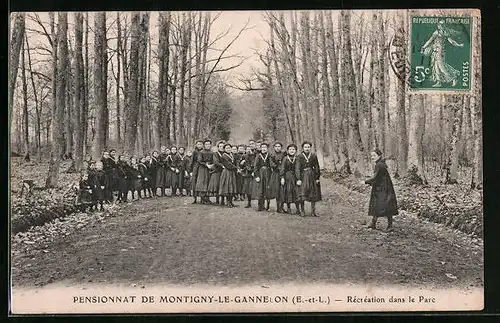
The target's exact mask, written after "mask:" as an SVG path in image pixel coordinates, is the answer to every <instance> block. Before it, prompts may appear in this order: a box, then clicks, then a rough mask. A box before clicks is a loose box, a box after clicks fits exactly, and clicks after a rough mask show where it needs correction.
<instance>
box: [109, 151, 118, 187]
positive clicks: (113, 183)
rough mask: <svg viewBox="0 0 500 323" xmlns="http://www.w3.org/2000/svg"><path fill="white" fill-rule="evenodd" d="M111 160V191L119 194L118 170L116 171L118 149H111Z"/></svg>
mask: <svg viewBox="0 0 500 323" xmlns="http://www.w3.org/2000/svg"><path fill="white" fill-rule="evenodd" d="M109 159H110V160H111V162H110V164H111V168H112V171H111V174H112V176H111V191H112V192H117V191H118V185H117V181H118V170H117V169H116V163H117V162H118V157H117V156H116V149H111V150H110V151H109Z"/></svg>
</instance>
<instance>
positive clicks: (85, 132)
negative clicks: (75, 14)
mask: <svg viewBox="0 0 500 323" xmlns="http://www.w3.org/2000/svg"><path fill="white" fill-rule="evenodd" d="M84 42H85V43H84V44H85V46H84V48H85V63H84V67H83V73H84V75H83V78H84V80H83V86H84V89H83V93H84V94H83V108H82V118H84V120H85V121H84V126H83V156H84V158H85V156H87V154H89V152H90V147H89V146H88V145H89V142H88V129H89V127H88V114H89V113H88V111H89V97H90V82H89V69H90V65H89V13H88V12H86V13H85V40H84ZM82 120H83V119H82Z"/></svg>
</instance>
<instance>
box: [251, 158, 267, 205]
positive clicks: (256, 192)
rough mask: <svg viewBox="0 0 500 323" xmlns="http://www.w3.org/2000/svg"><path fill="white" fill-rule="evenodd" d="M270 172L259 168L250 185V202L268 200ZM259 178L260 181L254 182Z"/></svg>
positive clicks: (265, 168)
mask: <svg viewBox="0 0 500 323" xmlns="http://www.w3.org/2000/svg"><path fill="white" fill-rule="evenodd" d="M270 173H271V171H270V170H269V169H268V168H267V167H265V166H264V167H261V169H260V170H259V172H258V173H257V174H256V175H255V177H254V180H253V184H252V200H261V199H268V198H269V197H268V186H269V176H270V175H271V174H270ZM257 177H258V178H260V181H259V182H257V181H255V178H257Z"/></svg>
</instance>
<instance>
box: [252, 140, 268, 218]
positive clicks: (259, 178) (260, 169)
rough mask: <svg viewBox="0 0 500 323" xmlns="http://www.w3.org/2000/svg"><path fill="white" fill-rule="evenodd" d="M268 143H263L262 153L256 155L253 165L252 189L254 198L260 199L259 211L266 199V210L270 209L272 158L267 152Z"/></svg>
mask: <svg viewBox="0 0 500 323" xmlns="http://www.w3.org/2000/svg"><path fill="white" fill-rule="evenodd" d="M267 148H268V145H267V144H266V143H262V144H261V146H260V153H258V154H257V156H256V157H255V162H254V166H253V174H254V183H253V189H252V200H258V208H257V211H263V210H264V199H265V200H266V208H265V209H266V210H269V202H270V199H269V196H268V195H269V192H268V188H269V178H270V176H271V159H270V157H269V153H268V152H267Z"/></svg>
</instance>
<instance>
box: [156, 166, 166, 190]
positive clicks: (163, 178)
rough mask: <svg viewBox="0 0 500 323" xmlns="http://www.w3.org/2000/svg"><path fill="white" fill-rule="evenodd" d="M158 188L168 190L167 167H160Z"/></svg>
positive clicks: (157, 176)
mask: <svg viewBox="0 0 500 323" xmlns="http://www.w3.org/2000/svg"><path fill="white" fill-rule="evenodd" d="M156 187H158V188H166V187H168V186H167V170H166V169H165V167H158V169H157V171H156Z"/></svg>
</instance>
